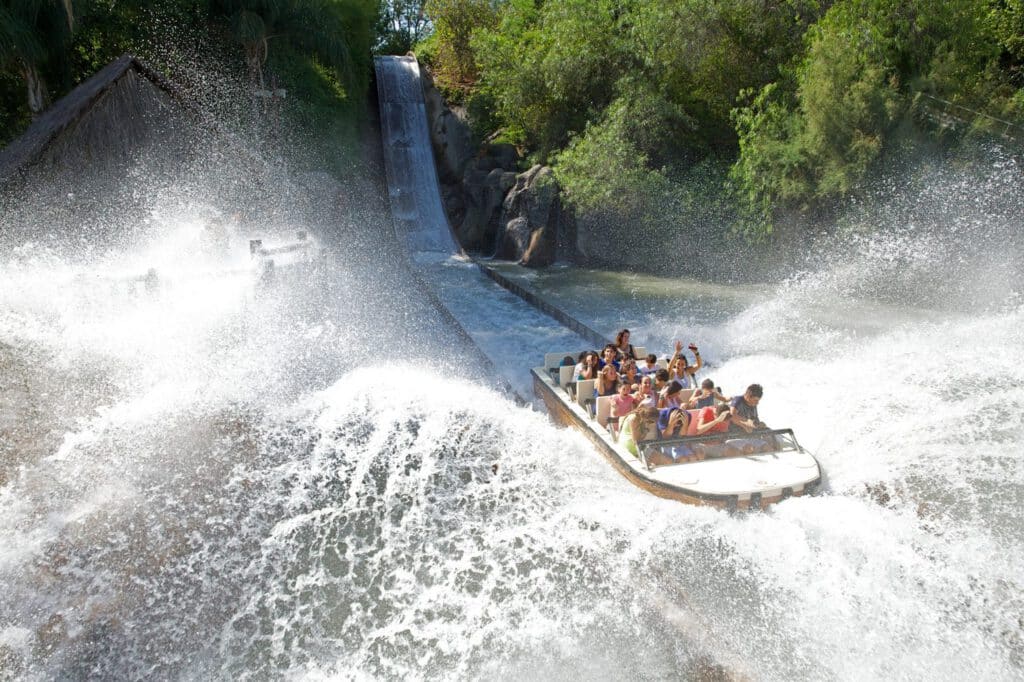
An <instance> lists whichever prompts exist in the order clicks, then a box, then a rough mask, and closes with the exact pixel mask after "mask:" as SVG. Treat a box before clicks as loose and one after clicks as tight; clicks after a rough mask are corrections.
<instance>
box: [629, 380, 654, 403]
mask: <svg viewBox="0 0 1024 682" xmlns="http://www.w3.org/2000/svg"><path fill="white" fill-rule="evenodd" d="M633 397H634V398H635V399H636V402H637V406H638V407H657V406H658V394H657V393H655V392H654V388H653V379H651V377H643V378H642V379H640V384H639V386H638V388H637V391H636V393H634V394H633Z"/></svg>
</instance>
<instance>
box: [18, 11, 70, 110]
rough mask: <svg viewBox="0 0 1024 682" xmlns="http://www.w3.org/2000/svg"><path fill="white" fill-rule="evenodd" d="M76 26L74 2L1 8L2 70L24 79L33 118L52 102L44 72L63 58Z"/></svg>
mask: <svg viewBox="0 0 1024 682" xmlns="http://www.w3.org/2000/svg"><path fill="white" fill-rule="evenodd" d="M74 23H75V21H74V13H73V10H72V6H71V0H61V1H57V0H20V1H19V2H9V3H5V6H0V68H3V69H4V70H8V69H11V70H15V71H17V72H18V73H19V74H20V75H21V77H22V78H24V80H25V86H26V89H27V95H28V108H29V111H30V112H31V115H32V118H36V117H38V116H39V114H40V113H42V111H43V109H44V108H45V107H46V104H47V101H48V99H49V95H48V92H47V87H46V82H45V80H44V79H43V76H42V73H41V69H42V68H43V66H44V65H46V63H47V62H50V61H59V60H61V59H62V58H63V56H64V55H63V51H64V49H65V48H66V47H67V45H68V43H69V41H70V39H71V34H72V31H73V30H74Z"/></svg>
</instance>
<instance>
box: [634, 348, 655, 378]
mask: <svg viewBox="0 0 1024 682" xmlns="http://www.w3.org/2000/svg"><path fill="white" fill-rule="evenodd" d="M638 371H639V372H640V373H641V374H643V375H644V376H649V375H651V374H654V373H655V372H657V371H658V356H657V355H655V354H654V353H648V355H647V358H646V359H645V360H644V364H642V365H640V367H639V369H638Z"/></svg>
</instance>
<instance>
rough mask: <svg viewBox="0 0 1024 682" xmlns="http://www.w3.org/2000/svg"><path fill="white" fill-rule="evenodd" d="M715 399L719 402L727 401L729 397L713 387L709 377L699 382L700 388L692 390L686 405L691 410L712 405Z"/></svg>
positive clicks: (713, 383)
mask: <svg viewBox="0 0 1024 682" xmlns="http://www.w3.org/2000/svg"><path fill="white" fill-rule="evenodd" d="M716 400H717V401H718V402H720V403H727V402H729V399H728V398H726V397H725V396H724V395H722V394H721V392H720V391H719V390H718V389H717V388H715V382H714V381H712V380H711V379H705V380H704V381H702V382H700V390H698V391H694V392H693V395H692V396H690V399H689V400H688V401H687V402H686V406H687V407H688V408H690V409H691V410H699V409H702V408H705V407H712V406H713V405H714V404H715V401H716Z"/></svg>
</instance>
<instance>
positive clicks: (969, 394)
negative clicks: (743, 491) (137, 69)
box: [0, 221, 1024, 680]
mask: <svg viewBox="0 0 1024 682" xmlns="http://www.w3.org/2000/svg"><path fill="white" fill-rule="evenodd" d="M186 223H187V221H184V222H175V221H171V223H169V224H168V226H167V227H166V229H167V231H168V233H169V235H170V236H168V237H167V238H166V239H165V240H163V241H161V242H160V243H161V244H163V245H164V246H163V247H160V248H161V249H164V248H165V249H166V257H167V259H168V261H167V265H166V266H165V267H164V270H166V271H167V272H168V280H169V281H170V282H172V283H173V286H171V287H169V288H168V289H167V290H166V291H165V292H164V293H162V294H161V295H160V296H157V297H155V298H148V297H146V296H145V295H141V296H140V295H134V294H132V295H129V294H125V293H123V292H118V291H112V290H111V289H110V287H109V286H108V285H106V284H104V285H102V287H101V286H99V285H93V284H88V283H83V282H82V280H81V278H78V279H76V277H77V276H78V275H80V274H81V273H80V272H79V271H78V269H77V268H78V265H77V264H76V263H74V262H73V261H72V260H68V259H63V258H61V257H58V256H52V257H50V256H46V255H45V254H40V253H38V252H37V251H34V250H32V249H25V250H23V251H22V252H18V253H16V254H15V255H14V256H12V257H9V258H8V259H7V261H6V262H5V267H4V268H3V270H2V272H0V282H2V287H0V299H2V300H0V303H2V310H0V343H2V344H4V349H5V350H4V352H5V354H6V356H8V357H14V358H18V357H20V358H29V359H30V361H31V362H30V363H29V364H30V365H31V369H30V370H27V369H26V370H24V371H25V372H26V376H27V377H28V379H27V381H32V382H36V383H34V384H32V385H33V386H41V387H43V388H45V389H46V390H45V391H41V392H37V393H35V394H33V398H32V399H33V401H34V402H33V407H32V410H34V411H33V412H32V415H33V419H34V422H33V423H34V424H35V428H36V431H34V432H33V434H32V435H33V438H30V439H27V440H25V441H23V442H22V443H21V446H20V447H19V448H18V449H16V450H14V451H11V450H7V451H5V457H6V458H7V459H5V460H4V462H3V467H4V468H3V476H4V483H3V487H2V488H0V547H3V550H2V552H0V579H2V582H3V584H4V586H5V589H4V590H3V592H2V594H0V666H3V669H4V672H5V673H10V674H12V675H13V676H16V677H19V676H24V677H28V678H53V677H57V678H82V677H101V678H115V679H124V678H150V677H157V678H162V677H187V678H207V677H219V678H236V677H250V678H265V677H277V676H285V675H287V676H299V677H308V678H316V679H319V678H332V677H343V678H350V677H377V678H408V677H414V678H415V677H430V678H435V677H451V678H464V677H484V676H488V677H490V676H497V677H502V678H522V677H534V678H538V677H544V678H552V679H567V678H579V677H586V678H628V677H634V676H637V675H640V674H643V675H644V676H649V677H652V678H671V677H676V676H688V675H694V674H697V672H699V671H700V670H702V669H704V668H702V666H707V665H709V663H708V661H715V662H716V663H717V664H720V665H722V666H725V667H726V668H727V669H728V670H730V671H732V672H734V673H737V674H739V675H747V676H749V677H751V678H755V679H779V680H783V679H794V678H804V679H851V678H854V679H877V678H888V677H908V678H918V679H964V678H968V677H972V678H978V679H1012V678H1015V677H1019V676H1020V674H1021V668H1022V666H1024V635H1022V623H1021V617H1020V614H1021V613H1024V603H1022V597H1021V595H1022V587H1024V586H1022V585H1021V576H1022V575H1024V564H1022V559H1021V557H1022V556H1024V546H1022V540H1021V537H1022V535H1024V534H1022V532H1021V531H1022V521H1021V512H1020V509H1021V507H1022V504H1024V465H1022V460H1021V458H1020V453H1021V451H1022V445H1024V443H1022V437H1021V433H1022V429H1021V427H1022V426H1024V424H1022V423H1021V421H1022V416H1021V415H1022V414H1024V370H1022V369H1021V368H1020V366H1019V364H1020V363H1019V359H1020V358H1021V357H1022V354H1021V351H1022V350H1024V343H1022V341H1024V339H1022V332H1021V330H1022V329H1024V319H1022V318H1024V309H1022V308H1021V306H1020V303H1019V301H1017V300H1015V299H1014V298H1013V297H1012V296H1007V297H1006V298H1005V300H1001V301H998V302H995V303H994V304H993V305H988V306H985V307H979V308H978V310H976V311H968V310H965V309H964V307H963V305H958V306H955V307H953V309H950V310H942V309H940V308H935V307H928V306H924V305H915V304H914V302H913V301H906V302H904V303H905V304H900V303H898V302H896V303H894V302H891V301H885V302H881V303H880V302H878V301H875V300H864V298H863V296H862V297H861V298H857V297H856V296H852V295H851V294H850V293H849V291H851V290H852V289H853V287H851V286H849V282H850V279H849V278H850V277H852V276H854V275H853V274H851V273H856V278H857V281H864V273H863V271H862V270H858V269H857V268H847V269H843V268H838V267H831V266H823V267H822V268H821V270H819V271H818V272H816V273H812V274H808V275H805V276H802V277H799V278H795V279H794V280H792V281H791V282H789V283H788V284H785V285H783V286H782V287H781V288H773V289H771V290H765V291H762V292H757V291H755V292H749V291H747V290H744V291H743V292H742V296H752V297H753V298H752V300H749V301H747V302H745V303H743V304H742V305H740V306H739V310H732V309H728V310H727V312H726V313H724V314H722V313H719V314H718V315H719V316H718V318H716V319H705V318H704V317H701V315H702V314H696V313H695V315H697V317H695V318H694V319H698V318H699V319H701V320H705V321H703V322H701V323H700V324H702V325H703V326H702V327H701V328H700V329H699V330H697V331H698V332H699V333H698V336H699V338H700V339H701V340H702V341H704V340H705V339H706V341H705V343H706V344H707V346H708V353H709V356H710V357H711V359H712V360H713V364H714V367H713V368H711V369H709V370H707V371H706V374H707V375H710V376H713V377H714V378H715V379H716V380H717V381H718V383H720V384H721V385H723V386H726V387H727V388H729V389H731V390H732V392H737V391H738V390H740V389H741V388H742V387H743V386H744V385H745V384H746V383H749V382H750V381H753V380H757V381H760V383H762V384H764V385H765V387H766V396H765V401H764V403H763V408H762V415H763V416H764V417H765V418H766V420H767V421H769V422H770V423H775V424H780V425H781V424H785V425H790V426H793V427H794V428H795V429H796V432H797V434H798V436H799V437H800V439H801V441H802V442H803V443H804V444H805V445H807V446H808V447H810V448H811V450H812V451H814V452H815V454H816V455H817V456H818V457H819V459H820V460H821V462H822V464H823V465H824V467H825V469H826V471H827V472H828V476H829V480H830V484H831V488H832V494H830V495H826V496H821V497H816V498H808V499H792V500H789V501H787V502H785V503H782V504H780V505H778V506H777V507H775V508H774V509H773V510H772V511H771V512H769V513H765V514H754V515H749V516H736V517H730V516H728V515H726V514H724V513H719V512H714V511H710V510H705V509H698V508H692V507H686V506H683V505H678V504H674V503H670V502H666V501H662V500H658V499H654V498H652V497H650V496H647V495H645V494H643V493H641V492H639V491H637V490H635V489H634V488H632V487H631V486H630V485H629V484H627V483H626V482H625V481H623V480H622V479H621V478H619V477H618V475H617V474H615V473H614V472H613V471H612V470H611V468H610V467H609V466H608V465H607V464H606V463H605V462H603V461H602V460H601V459H600V458H599V457H598V455H597V454H596V453H595V452H594V451H593V450H592V449H591V448H590V447H589V445H588V444H587V443H586V441H584V440H583V439H582V438H581V437H579V436H578V435H577V434H574V433H572V432H568V431H563V430H559V429H555V428H554V427H552V426H551V425H549V424H548V423H547V421H546V419H545V418H544V417H543V416H542V415H539V414H537V413H534V412H531V411H529V410H528V409H524V408H518V407H515V406H514V405H513V404H512V403H511V402H510V401H508V400H506V399H505V398H503V397H502V396H500V395H499V394H497V393H495V392H493V391H490V390H489V389H486V388H480V387H476V386H472V385H469V386H467V385H466V383H465V382H463V381H461V379H462V378H463V377H464V376H473V372H474V370H473V368H467V367H465V366H460V365H459V364H458V363H457V362H456V363H454V364H452V363H448V364H439V363H433V362H429V361H426V360H420V358H430V357H432V356H434V355H437V354H438V353H439V352H440V351H441V350H442V349H446V348H447V349H450V347H451V346H450V344H449V343H448V342H447V341H445V340H444V339H441V340H440V341H439V340H437V339H428V340H424V338H423V337H422V336H420V335H418V334H411V335H410V332H409V331H408V328H407V327H404V325H414V324H415V323H414V322H413V320H414V319H415V318H416V317H417V316H423V315H424V314H426V313H425V312H424V310H423V309H422V308H416V307H415V306H407V307H405V308H404V309H403V308H401V304H400V303H398V302H397V299H398V298H400V296H399V294H400V290H398V289H395V288H391V287H390V285H386V286H379V282H380V280H377V279H374V278H375V277H379V275H378V274H372V271H373V270H375V269H378V270H379V268H377V266H376V265H374V264H373V263H371V265H372V266H373V267H369V268H367V270H368V271H370V272H371V274H367V273H366V272H362V271H357V270H353V269H351V268H349V267H348V266H347V264H338V263H332V262H331V261H330V260H328V261H327V262H326V264H323V265H321V266H320V270H319V272H314V273H312V274H310V275H309V276H303V277H298V278H295V279H294V281H289V280H285V281H284V282H282V284H281V286H280V287H279V288H278V289H276V290H275V291H274V292H271V293H267V294H265V295H263V296H261V297H259V296H257V295H256V294H255V293H254V288H253V283H252V280H251V277H250V275H247V274H245V273H244V272H242V273H237V274H233V275H223V276H222V275H218V276H216V277H214V276H213V275H211V274H210V273H209V272H207V271H205V270H203V269H202V268H200V267H198V266H196V267H193V268H191V269H189V268H186V267H184V266H182V267H181V268H180V269H179V270H178V271H177V273H176V276H172V275H173V273H174V272H175V268H174V265H173V264H174V263H175V262H176V257H175V254H179V255H180V254H181V252H182V251H181V250H182V249H185V250H186V251H187V250H188V249H189V248H191V247H188V246H182V244H187V243H190V242H188V237H187V235H189V234H194V229H195V228H194V227H189V226H188V225H187V224H186ZM179 231H180V235H179ZM175 235H178V236H180V237H181V240H184V241H182V242H178V241H175V240H176V239H177V238H178V237H177V236H175ZM168 244H171V245H170V246H168ZM892 248H897V249H904V250H906V249H910V251H913V243H912V242H907V243H904V244H902V245H900V244H894V245H892ZM157 250H158V251H160V249H157ZM864 253H865V254H866V255H865V258H864V259H863V260H862V261H861V263H862V265H863V267H876V266H872V265H871V263H872V261H873V260H877V259H873V258H872V256H871V254H872V253H874V252H872V251H871V250H870V249H867V250H865V251H864ZM143 256H144V257H143ZM126 257H127V258H128V259H129V262H128V263H127V264H125V261H124V258H126ZM118 258H119V259H118V260H117V263H118V264H119V265H118V267H124V268H126V269H128V270H132V271H134V269H133V267H132V263H134V262H135V261H132V260H131V254H127V255H125V254H121V255H119V257H118ZM154 258H156V256H154V255H153V253H152V252H145V253H144V254H142V253H141V252H140V253H139V254H138V258H137V263H136V264H137V265H139V266H141V265H142V264H144V263H151V262H153V261H154ZM182 260H188V259H181V258H177V261H178V262H180V261H182ZM366 260H368V261H369V260H371V258H370V257H369V256H367V257H366ZM189 262H195V261H192V260H189ZM228 265H231V266H232V267H233V265H232V264H224V263H221V264H218V267H219V268H221V269H220V272H223V271H225V270H230V269H231V268H230V267H228ZM936 267H942V268H944V267H945V264H944V263H942V262H939V263H937V264H936ZM114 269H115V268H114V265H112V264H110V263H100V264H99V265H97V266H96V267H95V268H94V269H93V271H98V272H104V273H112V272H113V270H114ZM873 273H874V274H873V276H875V277H882V278H884V277H892V276H893V272H892V271H889V272H888V274H886V271H885V270H884V268H883V269H876V270H875V271H873ZM375 282H376V283H378V288H379V289H381V290H382V292H378V293H377V294H371V293H367V287H368V286H369V287H372V286H374V284H375ZM908 286H909V284H908ZM321 287H329V289H328V290H327V293H326V294H325V293H323V290H322V289H321ZM374 296H376V298H374ZM365 297H369V298H370V299H372V300H371V301H370V302H369V303H362V304H357V303H353V302H354V301H361V300H363V298H365ZM833 301H834V302H833ZM392 302H395V305H396V306H398V308H397V313H396V314H395V315H394V316H389V317H388V320H387V321H386V322H381V319H380V318H375V317H374V315H375V314H379V315H382V316H383V315H384V313H385V312H387V311H388V310H389V308H388V305H389V304H390V303H392ZM325 308H327V309H329V312H328V313H325V312H323V310H324V309H325ZM652 309H655V310H657V314H652V315H650V316H648V317H644V318H642V319H638V322H639V323H640V326H639V327H638V328H637V329H635V330H634V331H635V333H636V334H637V335H638V336H640V337H641V338H650V339H653V340H654V341H655V342H658V341H659V339H661V340H662V341H664V342H667V341H668V340H670V339H671V338H672V337H673V336H675V335H676V334H677V333H678V331H679V330H683V331H685V330H686V329H687V328H688V327H689V322H688V321H685V320H683V319H682V318H685V316H686V313H685V311H683V313H681V314H680V315H676V314H674V313H672V312H662V310H661V309H659V308H652ZM581 316H582V315H581ZM613 326H614V325H613ZM403 330H404V331H403ZM388 338H392V339H394V340H395V343H396V345H402V346H403V347H405V348H408V347H409V344H410V343H413V344H417V343H418V344H422V345H423V348H422V349H421V352H419V353H409V352H408V351H406V353H407V354H408V355H409V357H408V358H407V357H403V358H402V359H401V360H400V361H399V362H398V363H397V366H392V365H390V363H385V362H381V361H380V357H379V355H378V354H377V353H373V352H367V350H366V349H367V348H368V347H369V348H374V347H386V343H387V339H388ZM651 345H652V346H653V345H655V344H653V343H652V344H651ZM543 350H545V349H538V357H539V353H540V352H542V351H543ZM448 352H449V353H450V350H449V351H448Z"/></svg>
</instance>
